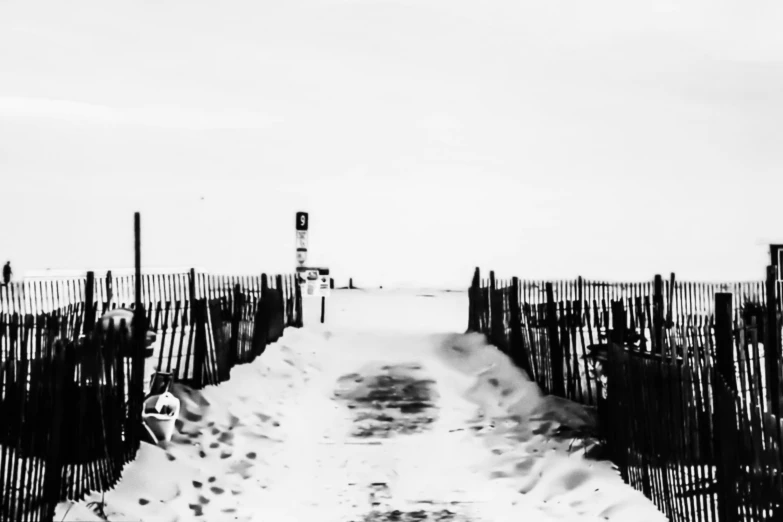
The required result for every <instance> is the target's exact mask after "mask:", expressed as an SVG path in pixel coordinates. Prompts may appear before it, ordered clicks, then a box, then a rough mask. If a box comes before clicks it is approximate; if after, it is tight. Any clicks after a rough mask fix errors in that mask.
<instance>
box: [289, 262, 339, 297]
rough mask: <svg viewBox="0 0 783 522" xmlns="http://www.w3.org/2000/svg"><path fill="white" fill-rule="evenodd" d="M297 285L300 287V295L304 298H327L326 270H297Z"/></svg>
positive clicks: (328, 283) (328, 282)
mask: <svg viewBox="0 0 783 522" xmlns="http://www.w3.org/2000/svg"><path fill="white" fill-rule="evenodd" d="M297 274H298V279H299V285H300V286H301V287H302V295H303V296H305V297H329V295H330V293H331V292H330V282H331V281H330V278H329V269H328V268H306V267H299V268H298V269H297Z"/></svg>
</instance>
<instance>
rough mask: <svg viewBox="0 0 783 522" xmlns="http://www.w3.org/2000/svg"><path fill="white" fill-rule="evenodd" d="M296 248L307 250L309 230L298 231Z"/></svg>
mask: <svg viewBox="0 0 783 522" xmlns="http://www.w3.org/2000/svg"><path fill="white" fill-rule="evenodd" d="M296 248H303V249H305V250H307V230H297V231H296Z"/></svg>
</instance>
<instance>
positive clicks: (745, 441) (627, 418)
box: [468, 267, 783, 522]
mask: <svg viewBox="0 0 783 522" xmlns="http://www.w3.org/2000/svg"><path fill="white" fill-rule="evenodd" d="M534 285H535V287H534ZM541 289H542V290H541ZM727 290H728V292H727ZM469 295H470V305H469V319H468V330H469V331H474V332H481V333H484V334H485V335H486V336H487V338H488V339H489V340H490V342H492V343H493V344H495V345H496V346H498V348H500V349H501V350H503V351H504V352H506V353H507V354H508V355H509V356H510V357H511V358H512V359H513V360H514V362H515V363H516V364H517V365H518V366H519V367H520V368H522V369H524V370H525V371H526V372H527V373H528V374H529V375H530V376H531V377H532V378H533V379H534V380H535V381H536V382H537V383H538V384H539V386H540V387H541V388H542V390H543V391H545V392H546V393H552V394H555V395H558V396H562V397H566V398H569V399H572V400H575V401H578V402H581V403H583V404H587V405H595V406H597V408H598V416H599V419H600V421H601V424H602V426H601V428H602V429H601V434H602V436H603V438H604V439H605V441H606V444H607V447H608V448H609V450H610V453H611V456H612V460H613V461H614V462H615V463H616V464H617V466H618V468H619V470H620V473H621V475H622V477H623V479H624V480H625V481H626V482H628V483H629V484H631V485H632V486H633V487H635V488H636V489H638V490H639V491H642V492H643V493H644V494H645V495H646V496H648V497H649V498H651V499H652V500H653V501H654V502H655V503H656V505H657V506H658V507H659V508H660V509H661V511H662V512H663V513H665V514H666V516H667V517H668V518H669V520H671V521H673V522H680V521H682V522H706V521H709V522H713V521H715V522H735V521H748V522H749V521H765V520H768V521H773V520H776V521H777V520H783V481H782V480H781V474H782V471H781V470H783V452H782V451H781V448H783V444H781V442H783V439H781V432H783V425H782V423H781V416H780V409H781V402H782V400H781V393H780V379H781V377H782V376H781V356H780V354H781V327H782V326H783V324H782V323H781V313H780V310H781V308H780V303H781V284H780V282H779V281H777V279H776V277H775V272H774V270H773V269H771V267H770V268H769V269H768V276H767V280H766V281H761V282H758V283H727V284H701V283H688V282H676V281H674V279H673V277H672V278H671V279H670V281H669V284H667V283H666V282H665V281H663V279H662V278H660V277H656V278H655V279H654V280H653V281H651V282H649V283H644V284H622V283H613V284H611V285H606V284H598V285H591V284H588V283H587V282H584V281H578V282H576V283H572V282H535V283H526V282H524V281H520V280H518V279H516V278H513V279H512V280H510V281H505V280H496V278H495V275H494V273H490V277H489V278H488V279H487V280H482V279H481V277H480V274H479V272H478V270H477V271H476V274H475V275H474V279H473V283H472V285H471V288H470V291H469ZM591 348H592V349H596V353H598V354H600V353H601V351H603V353H604V354H605V358H604V359H601V358H600V357H599V358H598V359H599V360H602V361H603V363H598V364H587V362H586V361H587V360H588V359H592V358H591V357H587V353H586V352H587V351H588V350H589V349H591Z"/></svg>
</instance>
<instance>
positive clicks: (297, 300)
mask: <svg viewBox="0 0 783 522" xmlns="http://www.w3.org/2000/svg"><path fill="white" fill-rule="evenodd" d="M294 307H295V308H296V324H295V325H294V326H295V327H296V328H302V327H303V326H304V314H303V312H302V285H300V284H299V280H298V279H296V280H294Z"/></svg>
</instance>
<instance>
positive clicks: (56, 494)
mask: <svg viewBox="0 0 783 522" xmlns="http://www.w3.org/2000/svg"><path fill="white" fill-rule="evenodd" d="M48 364H49V365H50V368H51V377H50V379H51V380H48V381H47V382H45V383H41V384H42V385H44V386H50V387H51V391H52V392H53V393H52V395H51V397H52V410H51V412H52V413H51V415H52V416H51V418H50V419H49V420H50V423H49V427H50V428H49V429H50V430H51V432H50V438H49V447H48V454H47V456H46V468H45V471H44V477H43V479H44V483H43V496H44V499H45V502H46V509H47V512H48V513H47V517H46V519H48V520H51V519H52V518H53V517H54V510H55V506H57V504H58V503H59V502H60V492H61V487H62V483H61V479H62V461H63V458H62V457H63V455H62V451H63V449H64V448H63V447H62V441H61V431H62V425H63V422H64V419H63V401H64V397H65V382H66V379H67V377H68V376H69V374H70V372H69V371H68V366H69V361H68V354H66V352H65V347H64V346H63V345H62V343H61V342H57V343H56V345H55V354H54V357H53V358H52V359H51V360H50V362H49V363H48ZM36 391H38V392H39V393H40V390H36ZM6 487H8V486H7V485H6Z"/></svg>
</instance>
